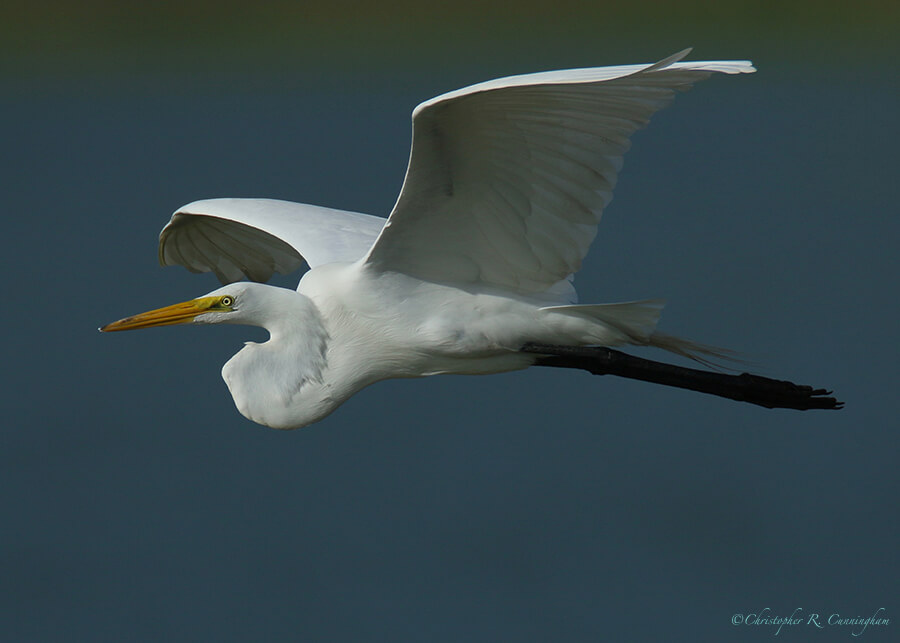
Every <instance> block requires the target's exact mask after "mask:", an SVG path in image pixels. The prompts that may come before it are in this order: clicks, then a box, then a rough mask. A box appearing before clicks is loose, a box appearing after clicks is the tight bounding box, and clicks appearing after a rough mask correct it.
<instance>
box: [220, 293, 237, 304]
mask: <svg viewBox="0 0 900 643" xmlns="http://www.w3.org/2000/svg"><path fill="white" fill-rule="evenodd" d="M219 303H220V304H222V305H223V306H231V305H232V304H233V303H234V297H232V296H230V295H225V296H224V297H222V299H220V300H219Z"/></svg>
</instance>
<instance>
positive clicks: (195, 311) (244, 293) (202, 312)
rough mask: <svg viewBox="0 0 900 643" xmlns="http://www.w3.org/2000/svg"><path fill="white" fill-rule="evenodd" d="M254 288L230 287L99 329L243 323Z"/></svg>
mask: <svg viewBox="0 0 900 643" xmlns="http://www.w3.org/2000/svg"><path fill="white" fill-rule="evenodd" d="M255 285H258V284H240V283H235V284H229V285H227V286H224V287H223V288H219V289H218V290H214V291H212V292H211V293H208V294H206V295H204V296H202V297H198V298H197V299H191V300H190V301H185V302H182V303H180V304H173V305H171V306H166V307H164V308H157V309H155V310H149V311H147V312H145V313H140V314H137V315H132V316H131V317H126V318H124V319H120V320H119V321H114V322H112V323H111V324H107V325H106V326H103V327H102V328H100V330H101V331H103V332H111V331H117V330H134V329H137V328H150V327H151V326H171V325H173V324H188V323H196V324H218V323H229V322H231V323H241V322H242V321H243V319H242V318H243V317H244V315H242V314H241V313H242V312H243V311H245V310H246V309H247V308H248V306H247V304H249V303H250V300H252V299H253V297H252V294H251V289H249V288H247V286H255Z"/></svg>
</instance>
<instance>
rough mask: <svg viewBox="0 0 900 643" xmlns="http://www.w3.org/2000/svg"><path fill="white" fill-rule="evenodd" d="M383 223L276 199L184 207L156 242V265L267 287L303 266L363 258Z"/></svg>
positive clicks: (220, 201)
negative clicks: (276, 275) (273, 279)
mask: <svg viewBox="0 0 900 643" xmlns="http://www.w3.org/2000/svg"><path fill="white" fill-rule="evenodd" d="M384 223H385V219H382V218H381V217H373V216H370V215H367V214H359V213H356V212H346V211H343V210H332V209H330V208H321V207H318V206H313V205H305V204H301V203H291V202H288V201H277V200H274V199H209V200H205V201H195V202H194V203H189V204H188V205H186V206H184V207H182V208H179V210H178V211H177V212H175V214H173V215H172V218H171V220H170V221H169V223H168V224H167V225H166V226H165V227H164V228H163V230H162V232H161V233H160V236H159V261H160V263H161V264H162V265H164V266H169V265H175V264H180V265H182V266H184V267H185V268H187V269H188V270H190V271H191V272H213V273H215V275H216V277H217V278H218V279H219V281H221V282H222V283H223V284H227V283H231V282H234V281H240V280H242V279H250V280H252V281H261V282H264V281H268V280H269V279H270V278H271V277H272V275H273V274H274V273H276V272H278V273H280V274H288V273H290V272H293V271H295V270H297V269H299V268H300V267H302V266H303V264H304V263H306V264H308V265H309V266H310V267H315V266H318V265H322V264H326V263H333V262H338V261H343V262H350V261H356V260H358V259H361V258H362V257H364V256H365V255H366V253H367V252H368V251H369V249H370V247H371V245H372V243H373V241H374V240H375V238H376V237H377V236H378V234H379V232H380V231H381V228H382V227H383V226H384Z"/></svg>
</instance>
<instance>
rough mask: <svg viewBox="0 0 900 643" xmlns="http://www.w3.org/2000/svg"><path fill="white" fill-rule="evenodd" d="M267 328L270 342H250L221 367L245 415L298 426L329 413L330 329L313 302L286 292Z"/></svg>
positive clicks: (259, 420) (274, 424)
mask: <svg viewBox="0 0 900 643" xmlns="http://www.w3.org/2000/svg"><path fill="white" fill-rule="evenodd" d="M282 299H283V301H282V302H279V304H280V305H279V306H278V307H277V314H275V315H272V316H268V317H267V318H266V320H265V325H264V327H265V328H266V330H268V331H269V335H270V337H269V341H267V342H264V343H262V344H258V343H255V342H247V344H246V345H245V346H244V348H243V349H241V351H239V352H238V353H237V355H235V356H234V357H232V358H231V359H230V360H229V361H228V362H226V364H225V366H224V367H223V368H222V377H223V379H224V380H225V383H226V384H227V385H228V389H229V390H230V391H231V396H232V397H233V398H234V402H235V405H236V406H237V407H238V410H239V411H240V412H241V414H242V415H244V416H245V417H246V418H248V419H250V420H253V421H254V422H257V423H260V424H265V425H268V426H271V427H275V428H285V429H287V428H296V427H298V426H304V425H306V424H310V423H311V422H314V421H316V420H318V419H320V418H322V417H324V416H325V415H327V414H328V413H330V412H331V410H332V408H333V406H336V405H331V404H330V401H329V396H328V386H327V384H326V381H325V375H326V374H325V370H326V366H327V362H326V351H327V349H328V340H329V337H328V333H327V331H326V329H325V326H324V325H323V323H322V318H321V316H320V314H319V311H318V309H317V308H316V306H315V304H313V302H312V301H311V300H310V299H308V298H307V297H304V296H303V295H301V294H299V293H297V292H294V291H286V292H285V296H284V297H282Z"/></svg>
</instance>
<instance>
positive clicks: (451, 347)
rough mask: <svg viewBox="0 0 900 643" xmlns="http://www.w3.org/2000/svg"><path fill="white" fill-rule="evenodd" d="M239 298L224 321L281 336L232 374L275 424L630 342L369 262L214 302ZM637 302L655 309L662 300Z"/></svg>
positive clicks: (543, 310)
mask: <svg viewBox="0 0 900 643" xmlns="http://www.w3.org/2000/svg"><path fill="white" fill-rule="evenodd" d="M229 293H230V296H233V297H234V298H235V300H236V301H237V302H241V305H243V306H246V307H247V309H248V313H247V314H246V315H244V314H243V311H238V313H237V314H234V313H233V317H231V318H230V319H226V320H224V321H226V322H231V323H241V324H249V325H258V326H262V327H264V328H266V329H267V330H268V331H269V333H270V340H269V341H267V342H264V343H261V344H258V343H253V342H249V343H247V345H246V346H245V347H244V348H243V349H242V350H241V351H240V352H239V353H238V354H237V355H235V356H234V357H233V358H232V359H231V360H229V361H228V362H227V363H226V364H225V366H224V368H223V369H222V376H223V378H224V379H225V382H226V383H227V384H228V388H229V390H230V391H231V393H232V397H233V398H234V400H235V402H236V403H237V405H238V409H239V410H240V412H241V413H242V414H243V415H244V416H246V417H247V418H249V419H251V420H253V421H254V422H257V423H259V424H265V425H267V426H271V427H275V428H292V427H294V426H297V424H298V423H301V424H302V425H306V424H310V423H312V422H316V421H318V420H320V419H322V418H323V417H325V416H326V415H328V414H329V413H331V411H333V410H334V409H336V408H337V407H338V406H339V405H340V404H342V403H343V402H344V401H346V400H347V399H348V398H349V397H350V396H351V395H353V394H354V393H356V392H357V391H359V390H360V389H362V388H364V387H365V386H368V385H369V384H373V383H375V382H378V381H380V380H384V379H389V378H402V377H423V376H428V375H439V374H459V375H482V374H488V373H500V372H504V371H512V370H517V369H522V368H527V367H528V366H531V365H532V364H533V363H534V361H535V359H536V356H535V355H532V354H528V353H523V352H521V351H520V350H519V349H520V348H521V347H522V346H523V345H524V344H526V343H528V342H537V343H544V344H562V345H594V344H595V345H604V346H613V345H620V344H624V343H628V338H627V336H626V335H624V334H623V333H622V332H621V331H618V330H616V329H615V328H614V327H612V326H609V325H607V324H604V323H603V322H602V321H600V320H597V319H591V318H590V317H585V316H580V315H571V314H565V313H563V312H559V311H560V309H555V308H554V307H549V308H548V307H547V306H546V305H545V303H546V302H541V301H540V300H535V299H530V298H527V297H522V296H515V295H511V294H510V293H503V292H500V291H498V292H468V291H466V290H464V289H462V288H458V287H454V286H449V285H443V284H433V283H428V282H424V281H421V280H419V279H416V278H414V277H409V276H406V275H403V274H399V273H379V272H373V271H372V270H371V269H370V268H369V267H368V265H367V264H365V263H363V262H354V263H333V264H327V265H324V266H320V267H317V268H314V269H312V270H310V271H309V272H307V273H306V274H305V275H304V277H303V279H302V280H301V282H300V286H299V287H298V289H297V291H296V292H295V291H292V290H288V289H285V288H277V287H274V286H268V285H263V284H253V283H242V284H235V285H232V286H226V287H224V288H221V289H219V290H217V291H214V292H213V293H210V295H208V296H216V295H223V296H224V295H226V294H229ZM257 301H258V302H260V305H256V302H257ZM263 303H264V305H262V304H263ZM634 306H635V307H637V308H639V309H646V311H647V313H648V314H649V315H650V316H653V315H655V314H656V307H655V306H654V305H653V304H652V303H650V304H647V305H646V306H645V305H644V304H643V303H636V304H634ZM597 308H599V309H601V310H602V309H603V308H605V307H603V306H600V307H597ZM271 310H277V311H278V314H277V315H272V314H271V313H270V312H269V311H271ZM561 310H565V308H563V309H561ZM196 321H197V322H200V323H203V322H204V321H206V320H204V318H203V317H202V316H201V317H199V318H197V319H196ZM209 321H218V320H216V319H215V317H213V318H211V319H210V320H209ZM299 338H302V340H303V341H302V343H300V342H297V341H295V340H297V339H299ZM286 339H290V340H291V341H284V340H286Z"/></svg>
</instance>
